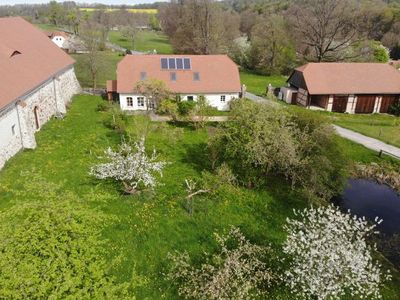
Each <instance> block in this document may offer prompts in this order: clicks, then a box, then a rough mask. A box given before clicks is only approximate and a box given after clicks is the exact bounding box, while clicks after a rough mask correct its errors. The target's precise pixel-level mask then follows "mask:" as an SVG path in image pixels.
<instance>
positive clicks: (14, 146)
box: [0, 106, 22, 169]
mask: <svg viewBox="0 0 400 300" xmlns="http://www.w3.org/2000/svg"><path fill="white" fill-rule="evenodd" d="M0 126H2V128H0V132H2V133H1V134H2V139H3V138H4V139H3V140H1V141H0V169H1V168H2V167H3V166H4V164H5V163H6V161H7V160H9V159H10V158H11V157H13V156H14V155H15V154H16V153H18V151H19V150H21V149H22V142H21V135H20V131H19V124H18V116H17V110H16V108H15V106H14V107H11V108H10V109H7V111H5V112H2V113H0ZM12 126H14V131H15V133H14V135H12V134H11V130H12V129H11V128H12Z"/></svg>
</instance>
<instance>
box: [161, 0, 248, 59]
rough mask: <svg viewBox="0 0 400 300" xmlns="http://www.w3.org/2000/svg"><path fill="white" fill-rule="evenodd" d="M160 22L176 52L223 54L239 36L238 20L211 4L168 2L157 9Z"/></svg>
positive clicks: (187, 0)
mask: <svg viewBox="0 0 400 300" xmlns="http://www.w3.org/2000/svg"><path fill="white" fill-rule="evenodd" d="M160 21H161V28H162V29H163V30H164V32H165V33H166V34H167V35H168V36H169V37H170V39H171V42H172V45H173V47H174V48H175V50H176V51H178V52H184V53H197V54H212V53H227V52H228V50H229V47H230V46H231V44H232V41H233V40H234V39H235V38H236V37H237V36H238V35H239V23H240V21H239V16H238V15H237V14H236V13H234V12H232V11H229V10H224V9H223V8H222V6H221V5H220V4H219V3H217V2H216V1H214V0H183V1H181V2H179V3H177V2H171V3H169V4H167V5H165V6H164V7H162V8H161V9H160Z"/></svg>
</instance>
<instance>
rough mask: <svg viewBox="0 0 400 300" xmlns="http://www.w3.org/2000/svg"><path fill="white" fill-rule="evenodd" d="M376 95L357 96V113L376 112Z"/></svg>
mask: <svg viewBox="0 0 400 300" xmlns="http://www.w3.org/2000/svg"><path fill="white" fill-rule="evenodd" d="M375 98H376V96H375V95H362V96H361V95H359V96H357V104H356V111H355V112H356V113H357V114H370V113H373V112H374V106H375Z"/></svg>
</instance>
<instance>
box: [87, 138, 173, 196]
mask: <svg viewBox="0 0 400 300" xmlns="http://www.w3.org/2000/svg"><path fill="white" fill-rule="evenodd" d="M105 154H106V156H107V158H108V160H109V161H108V162H106V163H101V164H98V165H95V166H93V167H92V168H91V170H90V174H91V175H94V176H95V177H96V178H98V179H107V178H113V179H115V180H117V181H121V182H122V183H123V184H124V186H125V188H126V189H127V191H130V192H132V191H135V190H136V189H138V188H140V187H141V186H144V187H150V188H152V187H155V186H156V185H157V179H156V177H155V173H158V174H159V175H160V176H162V169H163V168H164V166H165V165H166V164H167V163H166V162H164V161H156V160H157V154H156V151H155V150H154V151H153V153H152V155H151V156H148V155H147V154H146V149H145V139H144V138H142V139H141V140H140V141H139V142H137V143H135V144H134V149H132V147H131V146H129V145H128V144H127V143H125V142H124V143H122V144H121V145H120V146H119V151H113V150H112V149H111V148H108V149H107V150H106V151H105Z"/></svg>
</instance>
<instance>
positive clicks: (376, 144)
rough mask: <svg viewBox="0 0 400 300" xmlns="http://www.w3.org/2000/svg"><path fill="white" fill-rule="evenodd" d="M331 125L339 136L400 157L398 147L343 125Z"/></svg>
mask: <svg viewBox="0 0 400 300" xmlns="http://www.w3.org/2000/svg"><path fill="white" fill-rule="evenodd" d="M333 127H334V128H335V129H336V132H337V133H338V134H339V135H340V136H342V137H344V138H346V139H348V140H351V141H353V142H355V143H358V144H361V145H363V146H364V147H366V148H368V149H371V150H374V151H377V152H380V151H383V152H386V154H389V155H391V156H393V157H395V158H397V159H400V148H397V147H395V146H392V145H389V144H386V143H384V142H381V141H379V140H377V139H374V138H370V137H368V136H365V135H363V134H361V133H358V132H355V131H352V130H349V129H346V128H343V127H340V126H337V125H333Z"/></svg>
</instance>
